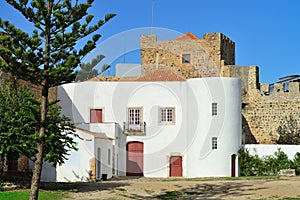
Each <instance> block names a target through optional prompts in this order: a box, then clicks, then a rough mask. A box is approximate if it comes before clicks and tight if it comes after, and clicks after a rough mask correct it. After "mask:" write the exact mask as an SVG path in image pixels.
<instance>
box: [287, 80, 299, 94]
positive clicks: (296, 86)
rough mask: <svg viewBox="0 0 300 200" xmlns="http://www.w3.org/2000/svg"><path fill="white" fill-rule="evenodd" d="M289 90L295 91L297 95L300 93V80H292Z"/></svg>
mask: <svg viewBox="0 0 300 200" xmlns="http://www.w3.org/2000/svg"><path fill="white" fill-rule="evenodd" d="M289 92H290V93H292V94H293V93H295V94H296V95H299V93H300V82H290V83H289Z"/></svg>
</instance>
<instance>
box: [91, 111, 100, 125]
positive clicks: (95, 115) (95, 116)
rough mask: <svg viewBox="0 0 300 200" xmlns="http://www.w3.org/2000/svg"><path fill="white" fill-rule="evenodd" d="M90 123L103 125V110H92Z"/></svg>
mask: <svg viewBox="0 0 300 200" xmlns="http://www.w3.org/2000/svg"><path fill="white" fill-rule="evenodd" d="M90 122H91V123H102V122H103V121H102V109H91V110H90Z"/></svg>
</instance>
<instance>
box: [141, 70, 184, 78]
mask: <svg viewBox="0 0 300 200" xmlns="http://www.w3.org/2000/svg"><path fill="white" fill-rule="evenodd" d="M135 81H186V79H185V78H184V77H182V76H181V75H180V74H178V73H176V72H175V71H173V70H170V69H157V70H155V71H152V72H149V73H148V74H146V75H144V76H140V77H138V78H137V79H136V80H135Z"/></svg>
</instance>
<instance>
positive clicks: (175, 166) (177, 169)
mask: <svg viewBox="0 0 300 200" xmlns="http://www.w3.org/2000/svg"><path fill="white" fill-rule="evenodd" d="M170 176H182V157H181V156H172V157H171V158H170Z"/></svg>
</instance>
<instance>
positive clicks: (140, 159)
mask: <svg viewBox="0 0 300 200" xmlns="http://www.w3.org/2000/svg"><path fill="white" fill-rule="evenodd" d="M143 170H144V144H143V143H142V142H130V143H128V144H127V162H126V176H143Z"/></svg>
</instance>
